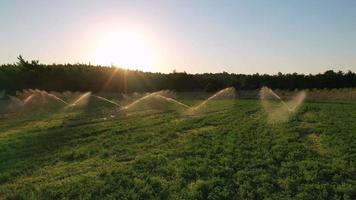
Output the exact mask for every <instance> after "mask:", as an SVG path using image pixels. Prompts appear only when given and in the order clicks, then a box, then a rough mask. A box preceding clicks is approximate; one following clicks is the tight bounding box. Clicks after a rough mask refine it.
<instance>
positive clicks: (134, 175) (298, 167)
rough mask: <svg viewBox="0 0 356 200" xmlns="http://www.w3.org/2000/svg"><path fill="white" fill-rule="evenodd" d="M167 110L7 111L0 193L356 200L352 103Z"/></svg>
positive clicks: (0, 144) (243, 103)
mask: <svg viewBox="0 0 356 200" xmlns="http://www.w3.org/2000/svg"><path fill="white" fill-rule="evenodd" d="M178 96H179V94H178ZM178 99H179V101H180V102H181V103H182V104H184V105H187V106H193V105H198V104H199V103H201V102H202V101H203V100H202V99H194V98H193V97H189V98H183V97H181V98H178ZM113 102H117V103H118V104H120V102H119V101H118V100H117V101H114V100H113ZM275 104H276V103H275ZM157 106H158V107H157ZM160 106H162V104H161V103H158V105H155V106H153V107H150V108H146V109H145V108H144V107H138V108H139V109H133V110H126V111H123V110H121V109H117V108H116V107H115V106H113V105H109V104H103V103H102V102H101V103H100V101H92V102H90V103H88V104H87V105H86V106H85V107H81V108H76V109H74V108H71V109H65V108H63V107H55V108H51V109H47V110H46V111H44V110H41V111H38V112H36V111H34V110H28V111H26V112H23V113H10V114H2V115H1V119H0V130H1V131H0V160H1V162H0V199H321V198H323V199H355V198H356V123H355V119H356V103H355V102H337V101H334V102H304V103H301V105H300V106H299V108H298V110H296V111H295V112H294V113H292V114H291V115H290V116H288V119H287V120H284V121H283V122H282V121H274V122H272V123H271V121H270V120H269V119H268V118H269V117H270V116H269V115H270V113H268V112H267V111H268V110H266V109H265V108H264V104H263V103H261V101H260V100H258V99H239V98H229V99H218V100H211V101H207V102H205V104H204V107H203V108H202V109H201V111H200V112H196V113H194V114H192V113H185V112H183V111H182V110H183V108H181V109H173V108H171V107H169V106H168V107H165V109H158V108H160ZM182 107H184V106H182Z"/></svg>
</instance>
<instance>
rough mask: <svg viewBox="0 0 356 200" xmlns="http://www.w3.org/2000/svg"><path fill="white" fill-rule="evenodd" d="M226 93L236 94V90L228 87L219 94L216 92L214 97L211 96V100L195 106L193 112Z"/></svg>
mask: <svg viewBox="0 0 356 200" xmlns="http://www.w3.org/2000/svg"><path fill="white" fill-rule="evenodd" d="M225 92H234V93H235V88H233V87H228V88H225V89H223V90H220V91H219V92H216V93H215V94H213V95H212V96H210V97H209V98H207V99H206V100H204V101H203V102H202V103H200V104H198V105H197V106H194V107H193V108H192V109H193V110H198V109H200V108H201V107H202V106H204V105H205V104H206V103H207V102H209V101H211V100H212V99H215V98H216V97H218V96H220V95H222V94H223V93H225Z"/></svg>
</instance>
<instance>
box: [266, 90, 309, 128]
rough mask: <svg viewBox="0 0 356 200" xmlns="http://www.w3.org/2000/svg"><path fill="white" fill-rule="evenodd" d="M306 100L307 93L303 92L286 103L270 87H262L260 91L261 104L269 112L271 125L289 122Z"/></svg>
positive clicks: (268, 118)
mask: <svg viewBox="0 0 356 200" xmlns="http://www.w3.org/2000/svg"><path fill="white" fill-rule="evenodd" d="M305 98H306V93H305V92H304V91H301V92H299V93H297V94H296V95H295V96H294V97H293V98H291V99H290V100H289V101H287V102H285V101H283V99H282V98H281V97H280V96H279V95H277V94H276V93H275V92H274V91H273V90H271V89H270V88H268V87H262V88H261V90H260V99H261V104H262V107H263V108H264V110H265V111H266V112H267V115H268V116H267V121H268V122H269V123H280V122H286V121H288V120H289V118H290V116H292V115H293V114H294V113H295V112H296V111H297V109H298V108H299V107H300V106H301V105H302V103H303V102H304V100H305Z"/></svg>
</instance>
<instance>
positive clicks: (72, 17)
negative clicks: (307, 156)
mask: <svg viewBox="0 0 356 200" xmlns="http://www.w3.org/2000/svg"><path fill="white" fill-rule="evenodd" d="M116 29H128V30H130V32H133V33H134V32H139V33H140V34H142V35H144V37H145V40H149V45H150V47H149V48H148V49H155V50H154V51H155V57H154V62H150V63H147V65H154V66H137V68H139V69H144V70H152V71H162V72H171V71H172V70H173V69H176V70H177V71H187V72H191V73H201V72H222V71H227V72H234V73H256V72H258V73H269V74H275V73H277V72H279V71H280V72H283V73H286V72H288V73H293V72H298V73H319V72H324V71H325V70H327V69H334V70H343V71H346V70H352V71H356V1H354V0H340V1H337V0H332V1H331V0H260V1H255V0H248V1H247V0H246V1H237V0H226V1H223V0H219V1H217V0H212V1H209V0H142V1H135V0H127V1H119V0H115V1H114V0H112V1H109V0H97V1H91V0H77V1H75V0H53V1H52V0H31V1H29V0H1V1H0V63H12V62H15V61H16V57H17V55H19V54H22V55H23V56H24V57H25V58H26V59H36V60H40V62H43V63H53V62H55V63H68V62H70V63H75V62H81V63H88V62H91V63H96V61H95V60H94V57H95V56H93V52H95V48H96V47H97V46H98V44H99V43H100V41H101V39H102V37H104V36H103V35H105V33H107V32H112V31H113V30H116ZM118 37H119V36H118ZM130 39H131V40H132V38H130ZM124 40H125V38H124ZM117 46H120V45H119V44H118V45H117ZM138 46H139V47H138V48H141V47H140V45H138ZM110 48H111V47H110ZM110 48H109V49H107V50H104V53H106V51H114V52H121V50H117V51H116V49H115V48H114V49H113V48H111V49H110ZM118 48H119V47H118ZM121 48H122V47H121ZM134 51H135V50H134ZM146 51H147V49H146ZM146 51H143V53H141V54H145V52H146ZM101 53H103V52H101ZM141 54H140V55H141ZM110 55H115V54H110ZM140 55H138V56H137V59H140ZM118 56H119V55H118ZM144 56H146V57H148V56H151V55H144ZM108 59H111V58H108ZM112 59H113V60H108V62H110V63H115V62H120V61H117V60H115V58H112ZM114 61H115V62H114ZM143 63H144V62H143ZM115 64H116V63H115ZM123 67H125V66H123ZM130 68H133V67H130Z"/></svg>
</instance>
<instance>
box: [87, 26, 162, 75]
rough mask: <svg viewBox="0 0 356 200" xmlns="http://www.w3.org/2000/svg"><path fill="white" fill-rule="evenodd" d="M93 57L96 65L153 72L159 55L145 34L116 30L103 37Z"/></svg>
mask: <svg viewBox="0 0 356 200" xmlns="http://www.w3.org/2000/svg"><path fill="white" fill-rule="evenodd" d="M93 57H94V62H95V63H96V64H101V65H115V66H118V67H123V68H128V69H138V70H143V71H152V70H153V68H154V65H155V62H156V57H157V53H156V50H155V48H154V44H153V43H152V41H150V40H149V38H148V37H146V35H145V34H144V33H142V32H138V31H132V30H115V31H111V32H107V33H105V34H103V35H102V36H101V38H100V39H99V42H98V44H97V46H96V47H95V50H94V55H93Z"/></svg>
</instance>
